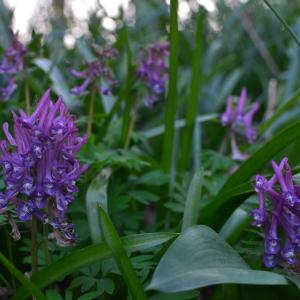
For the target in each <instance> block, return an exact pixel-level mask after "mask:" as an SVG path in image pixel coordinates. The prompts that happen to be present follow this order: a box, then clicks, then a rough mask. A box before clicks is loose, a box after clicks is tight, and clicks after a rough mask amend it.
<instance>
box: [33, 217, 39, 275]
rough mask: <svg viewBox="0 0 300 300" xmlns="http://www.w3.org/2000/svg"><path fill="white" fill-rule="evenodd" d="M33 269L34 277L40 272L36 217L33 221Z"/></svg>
mask: <svg viewBox="0 0 300 300" xmlns="http://www.w3.org/2000/svg"><path fill="white" fill-rule="evenodd" d="M31 267H32V268H31V269H32V276H34V275H35V274H36V273H37V272H38V241H37V220H36V218H35V217H34V216H32V221H31Z"/></svg>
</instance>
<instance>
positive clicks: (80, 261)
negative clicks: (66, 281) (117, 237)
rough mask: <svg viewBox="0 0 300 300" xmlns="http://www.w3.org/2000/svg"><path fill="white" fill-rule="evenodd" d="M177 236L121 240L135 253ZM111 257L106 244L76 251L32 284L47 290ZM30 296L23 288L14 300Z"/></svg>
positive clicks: (162, 234)
mask: <svg viewBox="0 0 300 300" xmlns="http://www.w3.org/2000/svg"><path fill="white" fill-rule="evenodd" d="M176 236H177V234H175V233H169V232H156V233H143V234H134V235H129V236H126V237H123V238H121V240H122V243H123V245H124V247H125V249H126V250H127V251H129V252H135V251H144V250H149V249H152V248H154V247H156V246H159V245H161V244H164V243H166V242H168V241H169V240H171V239H173V238H174V237H176ZM111 257H112V252H111V250H110V248H109V247H108V245H107V244H106V243H100V244H97V245H92V246H88V247H85V248H82V249H79V250H77V251H74V252H72V253H71V254H70V255H68V256H66V257H63V258H61V259H59V260H57V261H56V262H54V263H52V264H51V265H49V266H47V267H46V268H44V269H42V270H41V271H39V272H38V273H37V274H36V276H34V277H33V278H32V282H33V283H34V284H35V285H36V286H37V287H39V288H45V287H46V286H48V285H50V284H52V283H55V282H56V281H57V280H59V279H61V278H63V276H66V275H68V274H71V273H72V272H74V271H76V270H78V269H80V268H82V267H85V266H87V265H89V264H92V263H94V262H98V261H101V260H104V259H107V258H111ZM29 295H30V292H29V291H28V290H27V289H26V288H24V287H21V288H19V289H18V290H17V291H16V293H15V295H14V297H13V298H12V300H23V299H25V298H26V297H28V296H29Z"/></svg>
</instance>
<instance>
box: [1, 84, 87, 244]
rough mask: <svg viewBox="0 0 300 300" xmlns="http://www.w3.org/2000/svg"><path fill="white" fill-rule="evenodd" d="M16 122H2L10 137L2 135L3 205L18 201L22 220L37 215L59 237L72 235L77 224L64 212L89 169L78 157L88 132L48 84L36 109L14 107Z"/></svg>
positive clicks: (66, 237)
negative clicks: (81, 129)
mask: <svg viewBox="0 0 300 300" xmlns="http://www.w3.org/2000/svg"><path fill="white" fill-rule="evenodd" d="M13 123H14V124H13V134H12V133H11V132H10V130H9V126H8V124H7V123H4V124H3V131H4V134H5V136H6V140H7V141H0V165H1V166H2V169H3V176H4V182H5V187H6V190H5V191H4V192H3V193H0V209H2V210H5V209H6V207H7V205H10V204H14V205H15V206H16V211H17V216H18V217H19V219H20V220H21V221H28V220H30V219H31V218H32V216H33V215H34V216H35V217H37V218H38V219H39V220H41V221H42V222H43V223H49V224H50V225H51V226H52V227H53V229H54V231H57V232H58V233H59V235H58V234H56V235H55V237H58V236H59V238H60V239H66V240H67V241H69V240H70V239H71V238H70V236H71V234H70V231H71V230H70V228H71V227H72V228H73V225H71V224H68V223H67V222H66V220H65V214H66V212H67V208H68V205H69V203H71V202H72V201H73V200H74V196H73V194H74V193H75V192H77V191H78V189H77V187H76V181H77V180H78V179H79V177H80V176H81V174H82V173H84V172H85V171H86V170H87V165H80V163H79V161H78V160H77V159H76V154H77V152H78V151H79V149H80V148H81V146H82V145H83V144H84V143H85V142H86V137H80V136H78V133H77V132H78V130H77V127H76V124H75V117H74V116H72V115H70V113H69V111H68V109H67V107H66V106H65V104H64V102H63V100H62V99H61V98H58V99H57V101H56V102H53V101H52V100H51V98H50V90H48V91H47V92H46V93H45V94H44V95H43V97H42V98H41V100H40V102H39V104H38V105H37V108H36V110H35V111H34V112H33V114H32V115H30V116H29V115H27V114H26V113H25V112H23V111H20V113H19V115H18V114H16V113H13ZM8 144H9V145H10V146H9V147H8ZM66 153H67V155H66ZM56 219H57V220H58V221H57V222H52V221H51V220H56ZM54 223H55V224H56V225H55V226H54V225H53V224H54ZM57 224H58V225H57ZM74 239H75V235H74ZM73 242H74V241H73ZM73 242H72V243H73ZM72 243H69V244H72ZM60 244H61V243H60ZM66 244H67V242H66V243H65V245H66Z"/></svg>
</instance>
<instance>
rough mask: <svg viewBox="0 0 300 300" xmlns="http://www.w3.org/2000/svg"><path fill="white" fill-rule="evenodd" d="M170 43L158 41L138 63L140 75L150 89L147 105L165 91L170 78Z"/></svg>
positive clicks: (155, 100)
mask: <svg viewBox="0 0 300 300" xmlns="http://www.w3.org/2000/svg"><path fill="white" fill-rule="evenodd" d="M169 48H170V46H169V44H168V43H164V42H156V43H154V44H153V45H151V46H149V47H148V49H147V50H146V51H145V52H144V54H143V56H142V57H141V60H140V62H139V64H138V71H137V72H138V76H139V78H140V79H141V80H142V81H143V82H144V83H145V85H146V87H147V89H148V97H147V100H146V105H147V106H150V107H151V106H153V104H154V103H155V102H157V101H158V96H159V95H161V94H163V93H164V92H165V85H166V82H167V80H168V70H169V67H168V62H167V60H168V56H169Z"/></svg>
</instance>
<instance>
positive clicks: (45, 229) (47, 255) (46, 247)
mask: <svg viewBox="0 0 300 300" xmlns="http://www.w3.org/2000/svg"><path fill="white" fill-rule="evenodd" d="M43 234H44V253H45V265H46V266H48V265H49V264H50V262H51V257H50V252H49V240H48V225H47V224H43Z"/></svg>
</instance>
